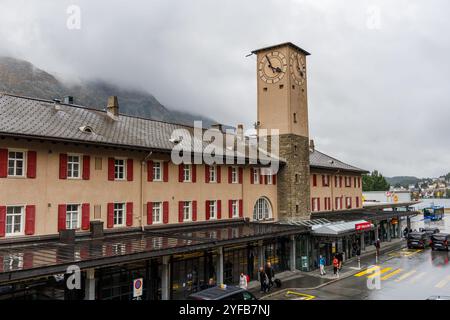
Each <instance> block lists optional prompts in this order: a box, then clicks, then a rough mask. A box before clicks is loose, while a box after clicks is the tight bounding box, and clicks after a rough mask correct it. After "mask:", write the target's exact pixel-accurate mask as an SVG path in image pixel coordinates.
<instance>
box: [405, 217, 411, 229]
mask: <svg viewBox="0 0 450 320" xmlns="http://www.w3.org/2000/svg"><path fill="white" fill-rule="evenodd" d="M406 226H407V227H408V230H409V229H411V217H406Z"/></svg>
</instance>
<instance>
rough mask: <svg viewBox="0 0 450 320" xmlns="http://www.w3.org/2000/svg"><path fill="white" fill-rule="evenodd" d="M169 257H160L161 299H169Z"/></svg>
mask: <svg viewBox="0 0 450 320" xmlns="http://www.w3.org/2000/svg"><path fill="white" fill-rule="evenodd" d="M169 260H170V257H169V256H165V257H163V258H162V270H161V271H162V272H161V300H170V263H169V262H170V261H169Z"/></svg>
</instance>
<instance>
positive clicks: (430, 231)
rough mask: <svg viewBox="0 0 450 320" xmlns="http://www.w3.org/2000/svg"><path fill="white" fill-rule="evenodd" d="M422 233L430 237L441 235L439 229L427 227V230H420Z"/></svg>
mask: <svg viewBox="0 0 450 320" xmlns="http://www.w3.org/2000/svg"><path fill="white" fill-rule="evenodd" d="M419 231H420V232H426V233H428V234H429V235H430V236H431V235H433V234H435V233H439V232H440V230H439V229H438V228H433V227H427V228H420V229H419Z"/></svg>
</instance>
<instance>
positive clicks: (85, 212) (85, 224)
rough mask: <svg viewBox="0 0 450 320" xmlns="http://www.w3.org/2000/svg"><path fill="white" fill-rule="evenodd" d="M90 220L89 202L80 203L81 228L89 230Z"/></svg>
mask: <svg viewBox="0 0 450 320" xmlns="http://www.w3.org/2000/svg"><path fill="white" fill-rule="evenodd" d="M90 220H91V207H90V205H89V203H83V204H82V205H81V229H83V230H89V224H90Z"/></svg>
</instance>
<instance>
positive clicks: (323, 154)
mask: <svg viewBox="0 0 450 320" xmlns="http://www.w3.org/2000/svg"><path fill="white" fill-rule="evenodd" d="M314 151H317V152H318V153H321V154H323V155H325V156H327V157H328V158H331V159H333V160H336V161H339V162H340V163H343V164H345V165H347V166H350V167H353V168H355V169H358V170H362V171H365V170H363V169H361V168H358V167H355V166H354V165H351V164H348V163H346V162H344V161H342V160H339V159H337V158H335V157H332V156H330V155H328V154H326V153H324V152H322V151H319V150H316V149H314ZM314 151H313V152H314Z"/></svg>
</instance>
